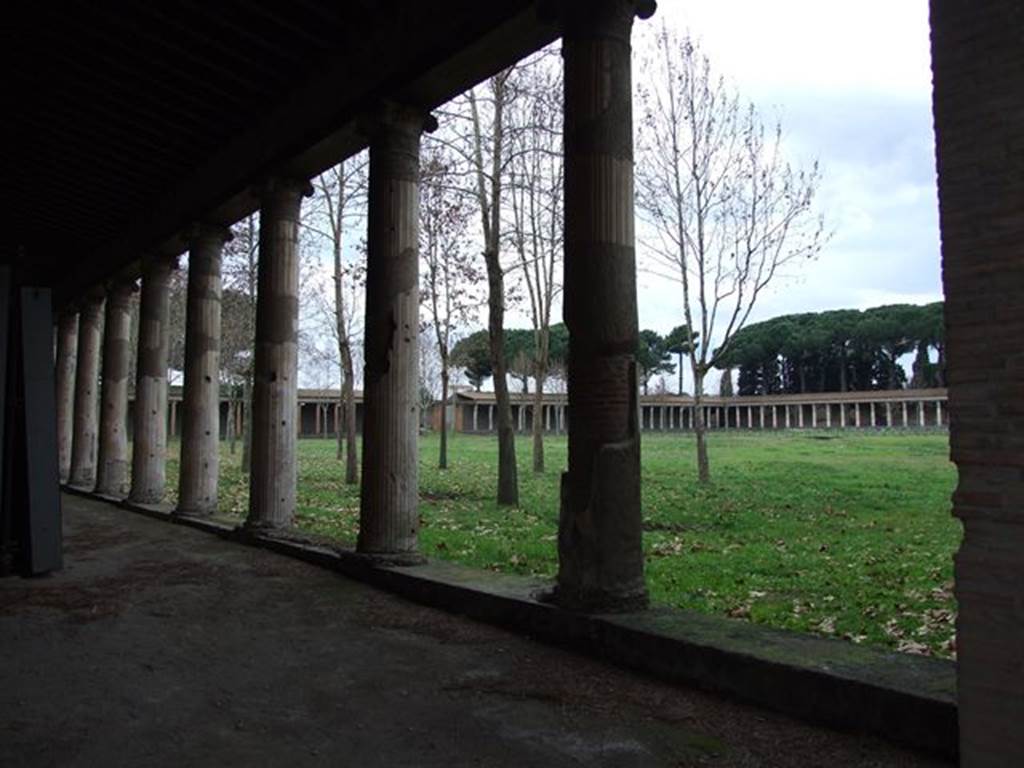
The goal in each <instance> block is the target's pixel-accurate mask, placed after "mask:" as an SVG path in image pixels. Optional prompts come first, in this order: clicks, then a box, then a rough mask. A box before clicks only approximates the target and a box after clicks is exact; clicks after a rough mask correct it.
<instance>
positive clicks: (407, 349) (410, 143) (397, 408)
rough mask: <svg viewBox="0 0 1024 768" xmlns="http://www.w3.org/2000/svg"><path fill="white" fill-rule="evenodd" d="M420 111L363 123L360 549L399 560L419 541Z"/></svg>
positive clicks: (383, 113) (385, 111) (393, 112)
mask: <svg viewBox="0 0 1024 768" xmlns="http://www.w3.org/2000/svg"><path fill="white" fill-rule="evenodd" d="M425 127H428V118H427V116H426V115H424V114H423V113H422V112H420V111H418V110H414V109H409V108H406V107H401V106H398V105H394V104H389V105H385V106H383V107H382V108H381V109H380V110H379V111H378V112H377V114H376V115H375V116H374V120H373V122H372V124H371V125H370V126H369V129H370V134H371V136H370V187H369V195H368V197H369V202H368V207H369V214H368V215H369V220H368V223H367V255H366V332H365V338H366V366H365V373H364V379H365V382H366V384H365V387H366V391H365V398H366V400H365V402H366V406H365V407H366V411H365V413H366V420H365V422H364V427H363V482H362V489H361V491H362V492H361V495H360V499H359V539H358V542H357V549H358V551H359V552H363V553H366V554H372V555H378V556H387V557H390V558H394V559H396V560H398V561H399V562H402V561H405V560H406V559H408V560H411V561H414V560H415V559H416V558H417V554H416V553H417V550H418V548H419V513H418V510H417V505H418V503H419V498H418V497H419V457H418V455H417V451H418V444H419V443H418V439H419V430H418V425H419V418H418V406H417V400H418V398H417V397H416V389H417V370H418V366H419V359H418V356H417V345H418V335H419V262H418V254H419V248H418V237H419V162H420V134H421V133H422V131H423V129H424V128H425Z"/></svg>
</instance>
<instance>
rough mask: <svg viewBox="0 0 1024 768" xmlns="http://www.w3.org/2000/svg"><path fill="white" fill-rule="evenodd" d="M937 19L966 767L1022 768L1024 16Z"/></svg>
mask: <svg viewBox="0 0 1024 768" xmlns="http://www.w3.org/2000/svg"><path fill="white" fill-rule="evenodd" d="M931 24H932V38H931V39H932V69H933V82H934V89H935V90H934V104H933V108H934V109H933V111H934V115H935V134H936V142H937V159H938V163H937V165H938V186H939V214H940V217H939V220H940V224H941V229H942V260H943V271H942V276H943V282H944V287H945V295H946V302H945V319H946V365H947V379H948V385H949V400H948V407H949V416H950V419H949V421H950V449H951V458H952V460H953V461H954V462H955V463H956V465H957V469H958V472H959V482H958V484H957V488H956V491H955V493H954V494H953V514H954V515H956V516H957V517H958V518H959V519H960V521H961V522H962V523H963V527H964V535H963V539H962V542H961V545H960V550H959V552H958V553H957V555H956V558H955V573H956V597H957V604H958V607H959V611H958V617H957V627H956V628H957V702H958V711H959V725H960V761H961V765H964V766H971V767H972V768H974V767H975V766H1009V765H1024V728H1022V727H1021V724H1022V723H1024V409H1022V408H1021V396H1022V393H1024V348H1022V346H1021V338H1022V336H1024V301H1022V296H1024V143H1022V139H1024V46H1022V45H1021V35H1022V31H1024V14H1022V9H1021V4H1020V1H1019V0H988V1H987V2H984V3H972V2H967V0H932V3H931ZM922 413H923V411H922Z"/></svg>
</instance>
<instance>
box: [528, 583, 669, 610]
mask: <svg viewBox="0 0 1024 768" xmlns="http://www.w3.org/2000/svg"><path fill="white" fill-rule="evenodd" d="M534 597H535V598H536V599H537V600H538V601H539V602H542V603H551V604H552V605H557V606H558V607H559V608H561V609H563V610H566V611H572V612H573V613H589V614H598V613H637V612H639V611H644V610H646V609H647V608H648V606H649V605H650V601H649V599H648V597H647V590H645V589H642V590H640V591H639V592H625V593H621V592H609V591H606V590H567V589H564V588H560V587H559V586H558V585H555V586H553V587H552V588H551V589H549V590H545V591H541V592H538V593H536V594H535V595H534Z"/></svg>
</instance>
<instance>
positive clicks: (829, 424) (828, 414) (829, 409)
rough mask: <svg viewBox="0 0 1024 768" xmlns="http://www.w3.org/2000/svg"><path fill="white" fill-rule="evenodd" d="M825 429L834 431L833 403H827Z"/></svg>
mask: <svg viewBox="0 0 1024 768" xmlns="http://www.w3.org/2000/svg"><path fill="white" fill-rule="evenodd" d="M825 427H826V428H827V429H832V403H825Z"/></svg>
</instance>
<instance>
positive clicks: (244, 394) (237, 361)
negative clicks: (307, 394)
mask: <svg viewBox="0 0 1024 768" xmlns="http://www.w3.org/2000/svg"><path fill="white" fill-rule="evenodd" d="M231 233H232V238H231V240H230V241H229V242H228V243H227V244H226V245H225V247H224V256H223V260H222V268H221V271H222V274H223V276H224V287H225V289H226V290H230V291H234V292H235V293H236V294H237V295H238V300H237V301H235V302H233V304H234V306H233V307H232V311H231V312H228V313H225V314H224V319H223V321H222V324H224V327H225V329H226V330H227V331H228V332H229V334H230V336H231V337H232V338H234V339H236V340H238V341H237V343H236V344H235V345H234V346H235V349H234V350H233V353H232V354H230V355H226V356H224V355H222V357H221V360H222V362H225V361H226V363H227V364H228V365H229V367H230V371H229V372H228V374H229V377H233V378H235V379H236V380H237V381H240V382H241V383H240V385H239V386H237V387H232V390H231V395H230V396H229V402H230V403H231V408H230V409H229V411H228V413H229V414H230V413H231V412H232V411H233V410H234V409H235V408H237V407H239V406H240V407H241V409H242V471H243V472H248V471H249V464H250V460H251V457H252V376H253V369H252V363H253V355H252V352H253V349H254V346H255V341H256V285H257V278H258V273H259V270H258V264H259V220H258V217H257V215H256V214H255V213H252V214H249V215H248V216H247V217H246V218H244V219H243V220H242V221H240V222H238V223H237V224H235V226H233V227H232V228H231ZM244 340H247V343H246V342H245V341H244ZM246 352H248V354H246ZM236 389H240V390H241V391H240V397H241V402H240V403H237V402H236V400H237V398H238V397H239V393H238V392H237V391H236ZM228 421H229V424H230V421H231V419H230V415H229V419H228ZM230 428H231V430H232V434H233V433H234V427H233V425H232V426H231V427H230ZM231 442H232V452H233V451H234V439H233V437H232V441H231Z"/></svg>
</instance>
